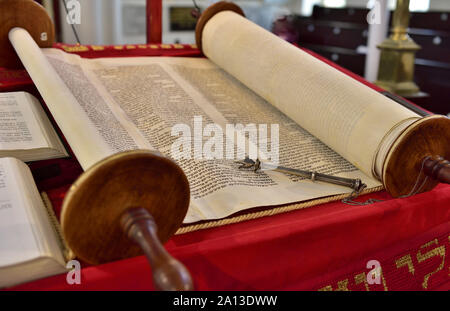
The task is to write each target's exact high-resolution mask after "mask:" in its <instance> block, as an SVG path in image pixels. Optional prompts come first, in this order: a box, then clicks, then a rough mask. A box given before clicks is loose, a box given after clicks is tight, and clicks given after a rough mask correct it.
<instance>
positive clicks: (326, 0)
mask: <svg viewBox="0 0 450 311" xmlns="http://www.w3.org/2000/svg"><path fill="white" fill-rule="evenodd" d="M345 2H346V1H345V0H323V1H322V4H323V6H325V7H330V8H343V7H345V4H346V3H345Z"/></svg>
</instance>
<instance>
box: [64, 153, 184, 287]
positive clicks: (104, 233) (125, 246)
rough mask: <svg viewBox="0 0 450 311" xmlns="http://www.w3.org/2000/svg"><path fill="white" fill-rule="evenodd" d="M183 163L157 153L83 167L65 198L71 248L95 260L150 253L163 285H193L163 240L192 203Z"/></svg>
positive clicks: (118, 157) (158, 283) (124, 155)
mask: <svg viewBox="0 0 450 311" xmlns="http://www.w3.org/2000/svg"><path fill="white" fill-rule="evenodd" d="M189 198H190V192H189V183H188V180H187V178H186V176H185V174H184V173H183V171H182V169H181V168H180V167H179V166H178V165H177V164H175V162H173V161H172V160H169V159H168V158H165V157H163V156H161V155H159V154H157V153H154V152H151V151H145V150H135V151H128V152H123V153H118V154H115V155H113V156H110V157H108V158H106V159H104V160H102V161H100V162H99V163H97V164H95V165H94V166H93V167H91V168H90V169H88V170H87V171H86V172H85V173H83V174H82V175H81V176H80V177H79V178H78V179H77V181H76V182H75V183H74V184H73V185H72V187H71V188H70V191H69V192H68V193H67V195H66V196H65V198H64V203H63V207H62V212H61V227H62V232H63V235H64V239H65V240H66V242H67V244H68V246H69V247H70V249H71V250H72V251H73V252H74V253H75V254H76V255H77V257H78V258H80V259H82V260H83V261H86V262H88V263H91V264H101V263H106V262H110V261H114V260H120V259H124V258H128V257H134V256H137V255H140V254H142V253H144V254H145V255H146V256H147V258H148V260H149V262H150V264H151V267H152V271H153V280H154V283H155V285H156V287H157V288H158V289H161V290H191V289H193V285H192V280H191V277H190V275H189V272H188V271H187V270H186V268H185V267H184V266H183V265H182V264H181V263H180V262H178V261H177V260H175V259H174V258H172V257H171V256H170V255H169V254H168V253H167V252H166V250H165V249H164V247H163V246H162V245H161V242H163V243H164V242H166V241H167V240H168V239H169V238H170V237H171V236H172V235H173V234H174V233H175V232H176V231H177V229H178V228H179V227H180V226H181V224H182V222H183V219H184V217H185V216H186V213H187V210H188V207H189Z"/></svg>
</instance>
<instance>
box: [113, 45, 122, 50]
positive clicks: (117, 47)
mask: <svg viewBox="0 0 450 311" xmlns="http://www.w3.org/2000/svg"><path fill="white" fill-rule="evenodd" d="M114 49H116V50H123V45H115V46H114Z"/></svg>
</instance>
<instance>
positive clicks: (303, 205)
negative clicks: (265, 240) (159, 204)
mask: <svg viewBox="0 0 450 311" xmlns="http://www.w3.org/2000/svg"><path fill="white" fill-rule="evenodd" d="M383 189H384V187H383V186H378V187H374V188H370V189H365V190H364V191H363V192H362V193H361V195H364V194H368V193H373V192H378V191H381V190H383ZM348 196H349V194H348V193H345V194H339V195H335V196H331V197H326V198H321V199H317V200H312V201H307V202H302V203H295V204H289V205H285V206H281V207H274V208H271V209H268V210H264V211H260V212H254V213H248V214H244V215H240V216H235V217H230V218H225V219H220V220H211V221H208V222H205V223H201V224H193V225H187V226H185V227H181V228H180V229H178V231H177V232H176V233H175V234H176V235H179V234H184V233H188V232H193V231H197V230H202V229H209V228H215V227H220V226H225V225H229V224H235V223H238V222H243V221H246V220H251V219H257V218H262V217H267V216H273V215H277V214H281V213H286V212H291V211H295V210H300V209H304V208H308V207H312V206H315V205H320V204H325V203H329V202H333V201H339V200H343V199H345V198H347V197H348Z"/></svg>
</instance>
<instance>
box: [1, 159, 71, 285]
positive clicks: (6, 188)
mask: <svg viewBox="0 0 450 311" xmlns="http://www.w3.org/2000/svg"><path fill="white" fill-rule="evenodd" d="M52 213H53V211H52V210H51V207H49V208H48V209H47V207H46V206H45V205H44V203H43V201H42V198H41V196H40V195H39V192H38V190H37V188H36V184H35V183H34V180H33V176H32V175H31V172H30V169H29V168H28V166H27V165H26V164H25V163H23V162H21V161H20V160H17V159H15V158H0V237H1V238H0V288H3V287H9V286H13V285H16V284H20V283H23V282H27V281H31V280H35V279H39V278H42V277H46V276H51V275H55V274H59V273H63V272H65V271H66V269H65V266H66V263H65V262H66V259H68V258H65V257H66V254H68V253H67V252H66V251H65V247H64V244H63V243H62V240H61V239H60V235H59V233H58V230H57V227H56V226H57V221H56V220H55V218H54V215H53V214H52ZM55 221H56V222H55Z"/></svg>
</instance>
